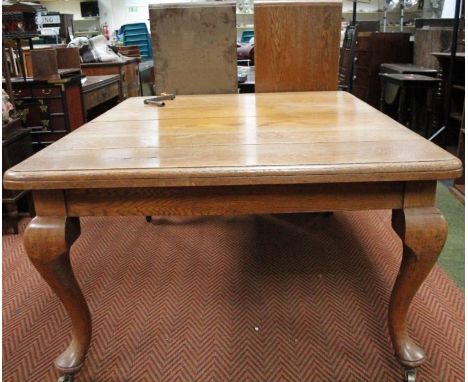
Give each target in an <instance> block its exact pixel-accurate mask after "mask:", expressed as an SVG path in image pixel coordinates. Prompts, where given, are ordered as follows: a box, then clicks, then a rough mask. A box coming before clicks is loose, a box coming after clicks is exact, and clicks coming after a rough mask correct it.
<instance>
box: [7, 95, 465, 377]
mask: <svg viewBox="0 0 468 382" xmlns="http://www.w3.org/2000/svg"><path fill="white" fill-rule="evenodd" d="M369 121H372V123H369ZM39 159H40V160H39ZM460 174H461V162H460V160H459V159H458V158H456V157H454V156H453V155H451V154H450V153H448V152H447V151H445V150H443V149H441V148H440V147H438V146H436V145H434V144H433V143H431V142H429V141H427V140H426V139H424V138H422V137H420V136H419V135H417V134H415V133H414V132H412V131H410V130H408V129H407V128H405V127H404V126H402V125H400V124H399V123H397V122H395V121H393V120H391V119H389V118H388V117H387V116H385V115H384V114H382V113H381V112H379V111H377V110H375V109H374V108H372V107H371V106H369V105H367V104H366V103H364V102H362V101H360V100H359V99H357V98H356V97H354V96H353V95H351V94H349V93H347V92H337V91H330V92H291V93H256V94H225V95H199V96H197V95H192V96H177V98H175V99H174V100H173V101H170V102H167V103H166V106H165V107H163V108H161V107H155V106H152V105H145V104H144V103H143V99H142V98H130V99H128V100H126V101H125V102H122V103H120V104H119V105H117V106H116V107H115V108H114V109H112V110H110V111H108V112H107V113H105V114H103V115H101V116H99V117H98V118H96V119H95V120H94V121H93V122H90V123H89V124H87V126H86V127H85V128H83V129H78V130H76V131H74V132H73V133H71V134H70V135H68V136H67V137H66V138H64V139H63V140H61V141H59V142H57V143H56V144H55V145H53V146H50V147H47V148H46V149H45V150H43V151H42V152H41V153H38V154H36V156H33V157H31V158H29V159H27V160H26V161H24V162H22V163H21V164H19V165H17V166H15V167H14V168H12V169H10V170H8V171H7V172H6V173H5V175H4V185H5V187H6V188H8V189H28V190H33V196H34V203H35V207H36V212H37V217H35V218H34V219H33V220H32V221H31V222H30V224H29V225H28V227H27V229H26V231H25V234H24V246H25V249H26V252H27V254H28V256H29V258H30V259H31V261H32V263H33V265H34V266H35V267H36V269H37V270H38V271H39V273H40V274H41V275H42V277H43V278H44V279H45V280H46V281H47V283H48V284H49V285H50V287H51V288H52V289H53V291H54V292H55V293H56V295H57V296H58V297H59V298H60V300H61V301H62V303H63V304H64V307H65V309H66V311H67V313H68V315H69V317H70V319H71V325H72V341H71V342H70V345H69V347H68V348H67V349H66V350H65V351H64V352H63V353H62V354H61V355H60V356H59V357H58V358H57V359H56V361H55V366H56V368H57V369H58V370H59V371H60V372H61V373H63V374H66V375H67V377H69V378H71V377H72V375H73V374H75V373H77V372H78V371H79V370H80V369H81V367H82V366H83V363H84V361H85V357H86V353H87V352H88V349H89V346H90V342H91V314H90V311H89V309H88V306H87V303H86V300H85V298H84V296H83V293H82V291H81V289H80V286H79V284H78V282H77V280H76V279H75V276H74V274H73V270H72V267H71V263H70V258H69V250H70V246H71V245H72V244H73V242H74V241H75V240H76V239H78V237H79V235H80V223H79V218H80V217H81V216H97V215H104V216H112V215H119V216H122V215H141V216H151V215H162V216H170V215H178V216H200V215H232V214H256V213H257V214H265V213H296V212H314V211H334V210H337V211H339V210H370V209H392V210H393V215H392V225H393V227H394V229H395V231H396V233H397V234H398V235H399V236H400V237H401V239H402V241H403V258H402V264H401V268H400V272H399V274H398V276H397V278H396V282H395V286H394V288H393V291H392V294H391V297H390V305H389V310H388V318H389V320H388V324H389V333H390V338H391V341H392V343H393V346H394V349H395V353H396V356H397V359H398V360H399V362H400V363H401V364H402V365H403V366H404V367H405V368H406V369H407V370H406V373H407V375H408V378H407V380H408V381H409V380H410V378H411V381H414V379H412V378H413V377H414V373H415V369H416V368H417V367H418V366H420V365H421V364H422V363H423V362H424V360H425V358H426V357H425V353H424V351H423V349H422V348H421V347H420V346H418V345H416V343H414V342H413V340H412V339H411V338H410V336H409V333H408V331H407V328H406V316H407V314H408V309H409V307H410V305H411V302H412V300H413V297H414V296H415V294H416V293H417V291H418V289H419V287H420V286H421V284H422V283H423V282H424V280H425V278H426V277H427V275H428V274H429V272H430V271H431V268H432V267H433V266H434V264H435V263H436V261H437V258H438V256H439V254H440V252H441V250H442V247H443V246H444V242H445V239H446V237H447V223H446V222H445V220H444V218H443V217H442V215H441V214H440V212H439V210H438V209H437V208H436V207H435V193H436V184H437V179H452V178H456V177H458V176H460ZM317 255H320V254H317ZM110 261H111V259H110ZM129 319H131V317H129ZM343 319H346V317H345V316H343ZM44 330H46V328H45V327H44ZM117 335H118V334H117ZM433 345H434V344H433ZM155 346H156V347H157V346H158V344H155ZM68 380H70V379H68Z"/></svg>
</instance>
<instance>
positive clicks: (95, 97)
mask: <svg viewBox="0 0 468 382" xmlns="http://www.w3.org/2000/svg"><path fill="white" fill-rule="evenodd" d="M118 96H119V83H118V82H115V83H113V84H111V85H108V86H106V87H104V88H101V89H96V90H93V91H90V92H88V93H86V94H84V97H83V98H84V104H85V110H89V109H91V108H93V107H95V106H98V105H100V104H101V103H103V102H106V101H108V100H110V99H112V98H114V97H118Z"/></svg>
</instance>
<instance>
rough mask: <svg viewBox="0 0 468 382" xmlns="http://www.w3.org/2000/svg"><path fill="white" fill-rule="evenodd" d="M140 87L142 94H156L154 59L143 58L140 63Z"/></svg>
mask: <svg viewBox="0 0 468 382" xmlns="http://www.w3.org/2000/svg"><path fill="white" fill-rule="evenodd" d="M139 73H140V87H141V95H142V96H152V95H155V94H156V93H155V89H154V78H155V77H154V62H153V60H142V61H141V62H140V64H139Z"/></svg>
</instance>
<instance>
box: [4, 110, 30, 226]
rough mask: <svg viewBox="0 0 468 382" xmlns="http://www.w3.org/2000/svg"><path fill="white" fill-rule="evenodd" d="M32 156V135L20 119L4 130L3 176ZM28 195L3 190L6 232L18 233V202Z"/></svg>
mask: <svg viewBox="0 0 468 382" xmlns="http://www.w3.org/2000/svg"><path fill="white" fill-rule="evenodd" d="M32 154H33V151H32V142H31V134H30V132H29V129H24V128H23V127H22V126H21V122H20V121H19V120H18V119H17V120H14V121H12V122H10V123H9V124H8V125H7V126H5V127H4V128H3V129H2V174H4V173H5V171H6V170H8V169H9V168H11V167H13V166H14V165H16V164H18V163H20V162H22V161H23V160H25V159H26V158H28V157H30V156H31V155H32ZM28 193H29V191H27V190H21V191H18V190H7V189H4V188H3V189H2V206H3V209H4V211H3V214H4V215H5V220H4V223H5V226H6V227H4V228H5V229H4V231H9V229H10V228H11V229H12V231H13V233H15V234H17V233H18V216H19V213H18V202H19V200H20V199H21V198H23V197H24V196H25V195H26V194H28Z"/></svg>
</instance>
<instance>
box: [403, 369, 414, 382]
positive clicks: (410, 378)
mask: <svg viewBox="0 0 468 382" xmlns="http://www.w3.org/2000/svg"><path fill="white" fill-rule="evenodd" d="M404 382H416V369H405V380H404Z"/></svg>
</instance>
